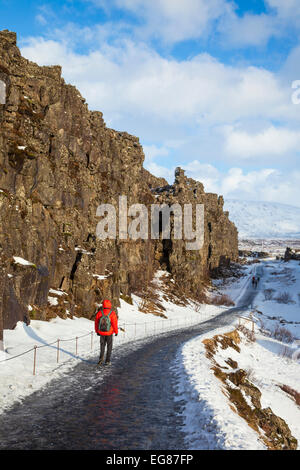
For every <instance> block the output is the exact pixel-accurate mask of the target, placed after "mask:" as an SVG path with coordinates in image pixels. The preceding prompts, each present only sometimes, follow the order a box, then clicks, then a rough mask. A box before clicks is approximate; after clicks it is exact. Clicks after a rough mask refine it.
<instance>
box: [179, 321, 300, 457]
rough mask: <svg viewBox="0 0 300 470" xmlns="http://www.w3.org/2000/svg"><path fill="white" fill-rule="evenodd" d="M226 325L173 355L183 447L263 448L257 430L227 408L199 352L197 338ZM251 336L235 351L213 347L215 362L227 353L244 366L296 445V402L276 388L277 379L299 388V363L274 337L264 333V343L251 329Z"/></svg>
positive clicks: (299, 433) (299, 415)
mask: <svg viewBox="0 0 300 470" xmlns="http://www.w3.org/2000/svg"><path fill="white" fill-rule="evenodd" d="M231 330H233V328H232V327H231V328H230V327H223V328H220V329H217V330H214V331H212V332H211V333H209V334H205V335H201V336H198V337H197V338H195V339H192V340H190V341H188V342H187V343H185V344H184V346H183V347H182V349H181V351H179V353H178V356H177V358H176V360H177V364H180V366H178V367H179V368H180V377H181V380H180V382H179V386H178V392H179V397H178V399H179V400H184V401H186V402H187V405H186V407H185V410H184V413H183V417H184V422H185V427H186V440H187V445H188V448H189V449H203V448H205V449H224V448H225V449H232V450H234V449H242V450H259V449H266V446H265V444H264V443H263V442H262V441H260V440H259V436H258V434H257V433H256V432H255V431H254V430H253V429H251V428H250V427H249V425H248V424H247V422H246V421H245V420H244V419H243V418H242V417H240V416H239V415H238V414H237V413H236V412H234V411H233V410H232V408H231V407H232V403H231V402H230V401H229V399H228V398H227V397H226V396H225V394H224V393H223V387H222V385H223V384H222V382H221V381H220V380H219V379H218V378H217V377H215V375H214V373H213V371H212V370H211V366H212V364H211V362H210V360H209V359H208V358H207V357H206V354H205V353H206V351H205V347H204V344H203V342H202V341H203V339H207V338H211V337H213V336H215V335H216V334H224V333H226V332H228V331H231ZM242 336H243V335H242ZM256 339H257V340H256V342H254V343H249V342H247V341H246V340H245V339H243V340H242V344H241V352H240V353H238V352H237V351H235V350H234V349H232V348H230V353H228V350H224V351H223V350H222V349H221V348H219V350H218V356H217V359H218V363H220V365H226V364H222V362H221V360H222V358H223V359H227V358H228V355H230V357H231V358H232V359H233V360H235V361H237V362H238V366H239V368H242V369H244V370H246V371H247V372H249V373H250V378H251V381H252V383H253V384H254V385H255V386H257V387H258V388H259V389H260V391H261V392H262V396H261V404H262V407H263V408H266V407H270V408H271V409H272V410H273V412H274V413H275V414H277V415H278V416H280V417H281V418H283V419H284V420H285V421H286V423H287V424H288V426H289V428H290V430H291V433H292V435H293V436H294V437H295V438H296V439H297V440H298V443H299V445H300V408H299V406H297V405H296V404H295V402H294V401H293V400H292V399H291V397H290V396H289V395H287V394H286V393H285V392H283V391H282V390H281V389H280V388H279V385H280V384H283V385H289V386H290V387H292V388H293V389H295V390H299V385H300V384H299V378H300V364H299V363H297V362H296V361H292V360H290V359H288V358H286V357H282V356H280V355H278V350H277V345H276V341H274V340H272V339H269V340H268V345H267V347H266V339H265V338H264V336H262V335H260V334H259V333H257V332H256ZM230 406H231V407H230ZM207 423H209V424H208V425H207ZM216 437H217V438H216ZM298 448H299V447H298Z"/></svg>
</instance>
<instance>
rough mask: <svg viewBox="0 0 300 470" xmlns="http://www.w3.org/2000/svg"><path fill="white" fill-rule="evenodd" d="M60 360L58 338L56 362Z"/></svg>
mask: <svg viewBox="0 0 300 470" xmlns="http://www.w3.org/2000/svg"><path fill="white" fill-rule="evenodd" d="M58 361H59V339H58V340H57V356H56V362H58Z"/></svg>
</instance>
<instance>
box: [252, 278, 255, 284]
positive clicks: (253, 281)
mask: <svg viewBox="0 0 300 470" xmlns="http://www.w3.org/2000/svg"><path fill="white" fill-rule="evenodd" d="M252 285H253V286H255V276H253V277H252Z"/></svg>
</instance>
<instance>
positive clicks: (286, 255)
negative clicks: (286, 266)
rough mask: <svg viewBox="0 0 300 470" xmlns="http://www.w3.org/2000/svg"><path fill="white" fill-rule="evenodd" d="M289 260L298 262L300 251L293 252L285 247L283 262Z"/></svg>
mask: <svg viewBox="0 0 300 470" xmlns="http://www.w3.org/2000/svg"><path fill="white" fill-rule="evenodd" d="M291 259H293V260H296V261H300V250H293V249H292V248H290V247H287V248H286V250H285V253H284V261H290V260H291Z"/></svg>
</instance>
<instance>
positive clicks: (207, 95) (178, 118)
mask: <svg viewBox="0 0 300 470" xmlns="http://www.w3.org/2000/svg"><path fill="white" fill-rule="evenodd" d="M22 53H23V55H25V57H27V58H28V59H31V60H33V61H36V62H38V63H39V64H41V65H49V64H57V63H59V64H61V65H62V66H63V74H64V77H65V78H66V79H67V80H68V81H70V82H71V83H73V84H75V85H76V86H77V87H78V88H79V89H80V91H81V93H82V94H83V95H84V96H85V97H86V98H87V101H88V103H89V104H90V105H91V106H92V107H93V108H98V109H101V110H102V111H104V113H105V115H106V116H107V117H108V118H109V117H110V115H111V114H112V113H115V112H120V113H121V114H122V113H123V112H125V110H126V113H132V114H135V116H136V118H137V119H140V117H141V116H143V118H144V119H147V118H148V117H149V116H151V117H152V118H155V119H158V120H159V121H160V122H169V123H173V124H174V123H179V122H180V124H181V125H182V124H183V123H187V122H188V123H190V124H191V123H193V125H194V126H195V123H196V122H197V123H198V124H199V125H201V126H203V125H204V126H207V125H209V123H210V124H214V125H216V124H217V123H218V124H222V123H228V122H230V121H233V120H240V119H243V118H254V117H256V118H257V117H258V116H260V117H261V116H263V117H264V118H266V119H270V118H271V119H273V118H274V119H276V118H277V119H282V118H283V117H284V116H287V115H288V114H289V113H290V108H291V107H292V106H291V100H290V89H288V90H285V89H283V88H282V87H281V85H280V84H279V82H278V81H277V78H276V76H275V75H274V74H273V73H271V72H269V71H267V70H264V69H261V68H256V67H232V66H227V65H224V64H222V63H221V62H219V61H217V60H215V59H214V58H213V57H211V56H210V55H208V54H200V55H198V56H196V57H194V58H192V59H190V60H185V61H178V60H175V59H172V58H170V59H166V58H164V57H162V56H160V55H159V54H158V53H156V52H155V51H154V50H153V49H150V48H148V47H146V46H145V45H142V44H134V43H132V42H131V41H123V43H122V45H121V46H119V45H114V46H109V45H108V44H107V43H103V44H102V46H101V47H99V48H98V49H97V50H93V51H92V52H89V53H87V54H86V55H83V54H76V53H74V52H73V50H72V48H71V47H69V45H68V43H66V42H58V41H53V40H45V39H42V38H39V39H31V40H28V41H27V44H26V45H24V47H22Z"/></svg>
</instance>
